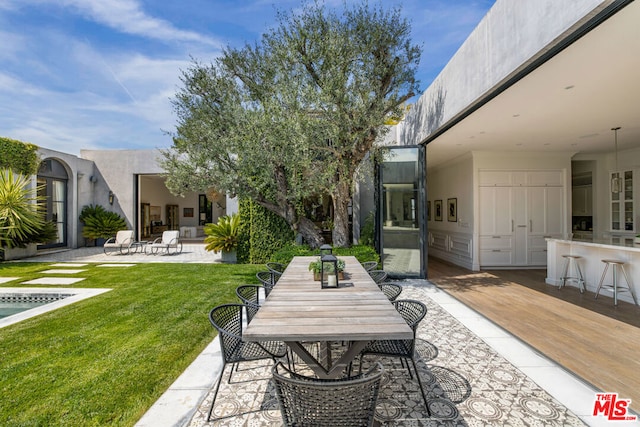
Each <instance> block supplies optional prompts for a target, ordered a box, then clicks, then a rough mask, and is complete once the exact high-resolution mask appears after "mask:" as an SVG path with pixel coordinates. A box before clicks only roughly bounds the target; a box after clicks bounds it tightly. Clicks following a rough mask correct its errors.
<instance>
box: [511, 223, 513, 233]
mask: <svg viewBox="0 0 640 427" xmlns="http://www.w3.org/2000/svg"><path fill="white" fill-rule="evenodd" d="M511 232H512V233H513V220H511Z"/></svg>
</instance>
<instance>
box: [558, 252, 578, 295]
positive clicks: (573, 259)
mask: <svg viewBox="0 0 640 427" xmlns="http://www.w3.org/2000/svg"><path fill="white" fill-rule="evenodd" d="M562 258H564V269H563V273H562V277H560V280H562V282H561V283H560V286H558V289H562V287H563V286H564V285H565V284H566V282H567V280H573V281H574V282H576V283H578V289H580V293H584V276H583V275H582V271H581V270H580V264H579V263H578V260H579V259H580V258H582V257H581V256H580V255H562ZM572 266H573V269H574V270H575V271H576V272H577V273H578V275H577V276H569V271H570V269H571V267H572Z"/></svg>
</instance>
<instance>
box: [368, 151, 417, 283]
mask: <svg viewBox="0 0 640 427" xmlns="http://www.w3.org/2000/svg"><path fill="white" fill-rule="evenodd" d="M422 151H423V149H422V147H397V148H392V149H390V150H389V153H387V154H386V155H385V156H384V159H383V162H382V164H381V165H380V167H379V169H378V171H379V181H378V182H379V191H380V194H381V197H380V198H379V200H380V205H379V213H380V215H379V217H380V223H379V230H380V232H381V234H380V244H381V256H382V263H383V267H384V270H385V271H386V272H387V273H388V274H389V276H391V277H398V278H403V277H420V278H424V277H425V274H424V271H425V269H426V263H425V262H424V256H425V251H424V239H423V236H424V232H423V230H424V227H425V221H424V214H425V213H424V206H425V201H424V183H423V182H424V178H423V176H424V174H423V172H422V171H423V170H424V167H423V161H422V158H423V157H422Z"/></svg>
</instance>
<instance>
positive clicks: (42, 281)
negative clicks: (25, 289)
mask: <svg viewBox="0 0 640 427" xmlns="http://www.w3.org/2000/svg"><path fill="white" fill-rule="evenodd" d="M82 280H84V277H83V278H72V277H41V278H39V279H33V280H29V281H27V282H22V284H23V285H73V284H74V283H78V282H80V281H82Z"/></svg>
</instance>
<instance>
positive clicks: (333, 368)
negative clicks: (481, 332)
mask: <svg viewBox="0 0 640 427" xmlns="http://www.w3.org/2000/svg"><path fill="white" fill-rule="evenodd" d="M339 258H341V259H344V261H345V279H344V280H343V281H340V282H341V283H344V285H343V286H341V287H339V288H337V289H322V288H321V286H320V282H319V281H314V280H313V273H312V272H311V271H309V269H308V266H309V263H310V262H311V261H314V260H316V259H317V257H295V258H294V259H293V260H292V261H291V263H289V265H288V266H287V268H286V270H285V271H284V273H283V274H282V277H280V279H279V280H278V283H277V284H276V286H275V287H274V288H273V290H272V291H271V293H270V294H269V297H267V298H266V300H265V301H264V302H263V303H262V305H261V306H260V309H259V310H258V313H257V314H256V316H255V317H254V318H253V320H251V323H249V325H248V326H247V328H246V329H245V330H244V332H243V338H244V339H245V340H247V341H284V342H285V343H286V344H287V345H288V346H289V347H290V348H291V350H293V351H294V352H295V353H296V354H297V355H298V356H299V357H300V358H301V359H302V360H304V362H305V363H306V364H307V365H308V366H309V367H310V368H311V369H312V370H313V372H314V373H315V374H316V375H317V376H318V377H319V378H326V379H331V378H337V377H338V376H340V375H341V374H342V372H343V370H344V368H345V367H347V366H348V365H349V364H350V363H351V362H352V361H353V360H354V359H355V357H356V356H358V355H359V354H360V352H361V351H362V349H363V348H364V347H365V346H366V345H367V343H368V342H370V341H372V340H389V339H395V340H400V339H413V331H412V330H411V328H410V327H409V326H408V325H407V323H406V322H405V321H404V319H403V318H402V317H401V316H400V314H399V313H398V312H397V311H396V309H395V307H394V306H393V305H392V304H391V303H390V302H389V300H388V299H387V297H385V295H384V294H383V293H382V291H381V290H380V288H378V285H376V283H375V282H374V281H373V280H372V279H371V277H370V276H369V274H368V273H367V272H366V271H365V269H364V268H363V267H362V265H361V264H360V263H359V262H358V260H357V259H356V258H355V257H353V256H344V257H343V256H341V257H339ZM335 341H338V342H344V343H346V346H347V348H346V350H345V351H344V352H343V353H342V354H332V352H331V346H330V345H329V343H331V342H335ZM305 342H320V343H321V347H322V349H323V350H322V351H321V355H320V358H318V357H317V356H315V355H313V354H311V353H310V352H309V351H308V350H307V349H306V348H305V346H304V345H303V344H304V343H305Z"/></svg>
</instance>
